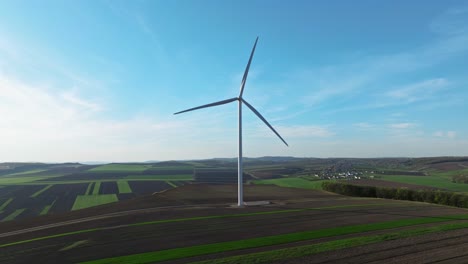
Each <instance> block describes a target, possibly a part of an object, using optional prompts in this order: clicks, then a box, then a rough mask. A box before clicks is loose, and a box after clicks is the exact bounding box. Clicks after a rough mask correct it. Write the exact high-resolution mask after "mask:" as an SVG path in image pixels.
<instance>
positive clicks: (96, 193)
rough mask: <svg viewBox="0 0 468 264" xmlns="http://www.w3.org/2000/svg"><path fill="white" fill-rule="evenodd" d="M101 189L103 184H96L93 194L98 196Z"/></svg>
mask: <svg viewBox="0 0 468 264" xmlns="http://www.w3.org/2000/svg"><path fill="white" fill-rule="evenodd" d="M99 188H101V182H99V181H98V182H96V183H94V189H93V192H92V193H91V194H92V195H98V194H99Z"/></svg>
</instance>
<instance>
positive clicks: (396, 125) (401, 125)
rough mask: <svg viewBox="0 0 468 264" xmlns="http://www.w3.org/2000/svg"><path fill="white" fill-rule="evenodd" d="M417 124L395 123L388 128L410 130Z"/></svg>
mask: <svg viewBox="0 0 468 264" xmlns="http://www.w3.org/2000/svg"><path fill="white" fill-rule="evenodd" d="M415 126H416V124H415V123H394V124H389V125H388V127H389V128H392V129H408V128H413V127H415Z"/></svg>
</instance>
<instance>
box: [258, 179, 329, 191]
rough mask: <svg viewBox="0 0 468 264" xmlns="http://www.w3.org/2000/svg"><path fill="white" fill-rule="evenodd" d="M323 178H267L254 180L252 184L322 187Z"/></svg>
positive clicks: (306, 187)
mask: <svg viewBox="0 0 468 264" xmlns="http://www.w3.org/2000/svg"><path fill="white" fill-rule="evenodd" d="M322 182H323V180H318V181H309V180H306V179H303V178H296V177H291V178H279V179H268V180H254V181H252V183H254V184H274V185H277V186H280V187H293V188H303V189H315V190H321V189H322Z"/></svg>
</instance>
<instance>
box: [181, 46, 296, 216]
mask: <svg viewBox="0 0 468 264" xmlns="http://www.w3.org/2000/svg"><path fill="white" fill-rule="evenodd" d="M257 41H258V37H257V39H256V40H255V44H254V46H253V48H252V53H250V58H249V62H248V63H247V67H246V68H245V72H244V77H243V78H242V81H241V85H240V93H239V96H238V97H234V98H230V99H226V100H222V101H219V102H214V103H211V104H206V105H202V106H197V107H194V108H190V109H187V110H184V111H180V112H177V113H174V115H177V114H181V113H185V112H189V111H193V110H197V109H201V108H207V107H212V106H217V105H223V104H228V103H231V102H234V101H238V103H239V157H238V164H237V170H238V193H237V205H238V206H239V207H242V206H243V205H244V190H243V182H242V176H243V175H242V173H243V166H242V103H244V104H245V105H246V106H247V107H248V108H250V110H252V112H254V114H256V115H257V116H258V118H260V119H261V120H262V121H263V122H264V123H265V125H267V126H268V127H269V128H270V129H271V130H272V131H273V133H275V134H276V135H277V136H278V137H279V138H280V139H281V141H283V142H284V144H286V146H288V143H286V141H285V140H284V139H283V138H282V137H281V136H280V134H278V132H276V130H275V129H274V128H273V127H272V126H271V125H270V123H268V121H267V120H266V119H265V118H264V117H263V116H262V115H261V114H260V113H259V112H258V111H257V110H256V109H255V108H254V107H253V106H252V105H251V104H249V103H247V101H246V100H245V99H244V98H243V97H242V95H243V93H244V87H245V83H246V81H247V75H248V74H249V69H250V63H251V62H252V57H253V55H254V52H255V47H256V46H257Z"/></svg>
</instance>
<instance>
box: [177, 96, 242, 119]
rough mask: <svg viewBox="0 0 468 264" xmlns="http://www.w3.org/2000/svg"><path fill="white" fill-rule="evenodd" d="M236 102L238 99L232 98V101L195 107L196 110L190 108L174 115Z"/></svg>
mask: <svg viewBox="0 0 468 264" xmlns="http://www.w3.org/2000/svg"><path fill="white" fill-rule="evenodd" d="M236 100H238V99H237V97H234V98H231V99H227V100H223V101H219V102H214V103H211V104H206V105H201V106H197V107H194V108H190V109H187V110H184V111H180V112H177V113H174V115H177V114H181V113H185V112H189V111H193V110H197V109H201V108H206V107H212V106H217V105H223V104H227V103H230V102H234V101H236Z"/></svg>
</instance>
